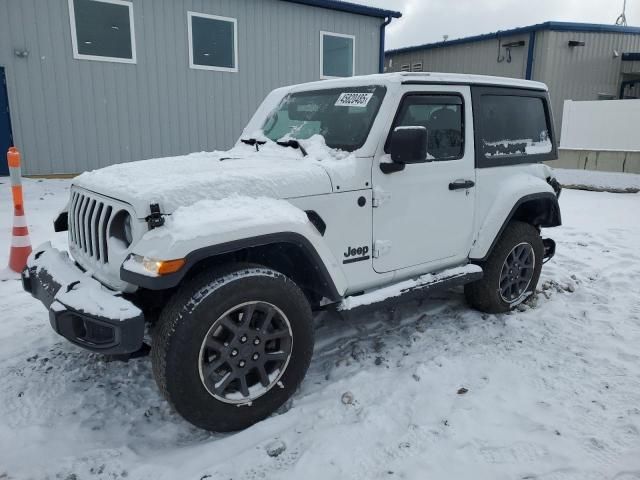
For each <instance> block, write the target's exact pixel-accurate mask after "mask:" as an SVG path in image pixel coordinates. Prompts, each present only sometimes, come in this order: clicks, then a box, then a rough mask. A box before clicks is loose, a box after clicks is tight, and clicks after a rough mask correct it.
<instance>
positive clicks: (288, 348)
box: [152, 265, 313, 432]
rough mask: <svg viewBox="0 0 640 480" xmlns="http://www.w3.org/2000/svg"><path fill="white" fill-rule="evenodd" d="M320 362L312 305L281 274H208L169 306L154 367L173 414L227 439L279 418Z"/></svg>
mask: <svg viewBox="0 0 640 480" xmlns="http://www.w3.org/2000/svg"><path fill="white" fill-rule="evenodd" d="M312 354H313V325H312V315H311V308H310V306H309V303H308V301H307V299H306V297H305V296H304V294H303V293H302V291H301V290H300V289H299V288H298V286H297V285H296V284H295V283H293V281H291V280H290V279H289V278H287V277H286V276H284V275H282V274H281V273H279V272H276V271H274V270H271V269H268V268H264V267H260V266H254V265H246V266H234V267H231V268H228V269H225V270H221V271H218V272H213V273H212V272H203V273H201V274H199V275H198V276H195V277H194V278H192V279H191V280H189V281H188V282H186V283H185V284H184V285H183V286H182V287H181V288H180V289H179V290H178V292H177V293H176V294H175V295H174V297H173V298H172V299H171V300H170V301H169V303H168V304H167V306H166V307H165V309H164V310H163V312H162V314H161V316H160V320H159V323H158V325H157V326H156V329H155V333H154V339H153V346H152V364H153V373H154V376H155V378H156V382H157V384H158V386H159V388H160V390H161V391H162V393H163V394H164V396H165V397H166V398H167V400H168V401H169V402H170V403H171V405H172V406H173V407H174V409H175V410H176V411H177V412H178V413H179V414H180V415H181V416H182V417H184V418H185V419H186V420H187V421H189V422H191V423H192V424H194V425H196V426H197V427H200V428H203V429H206V430H211V431H216V432H228V431H235V430H241V429H243V428H246V427H248V426H250V425H252V424H254V423H256V422H258V421H260V420H262V419H264V418H265V417H267V416H269V415H270V414H272V413H273V412H274V411H276V410H277V409H278V408H279V407H280V406H282V405H283V404H284V403H285V402H286V401H287V399H288V398H289V397H290V396H291V395H293V393H294V392H295V390H296V389H297V388H298V386H299V385H300V383H301V382H302V379H303V378H304V375H305V373H306V371H307V368H308V367H309V363H310V362H311V356H312Z"/></svg>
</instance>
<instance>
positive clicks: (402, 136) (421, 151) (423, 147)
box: [389, 126, 427, 163]
mask: <svg viewBox="0 0 640 480" xmlns="http://www.w3.org/2000/svg"><path fill="white" fill-rule="evenodd" d="M389 151H390V153H391V160H393V161H394V162H395V163H421V162H426V161H427V129H426V128H425V127H421V126H416V127H397V128H396V129H395V130H394V131H393V133H392V134H391V144H390V147H389Z"/></svg>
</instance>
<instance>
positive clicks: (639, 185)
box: [553, 168, 640, 191]
mask: <svg viewBox="0 0 640 480" xmlns="http://www.w3.org/2000/svg"><path fill="white" fill-rule="evenodd" d="M553 172H554V173H555V175H556V178H557V179H558V181H559V182H560V184H562V185H563V186H566V187H573V188H582V189H585V190H586V189H594V190H595V189H602V190H619V191H624V190H631V191H633V190H636V191H638V190H639V189H640V175H638V174H636V173H620V172H600V171H593V170H574V169H564V168H554V169H553Z"/></svg>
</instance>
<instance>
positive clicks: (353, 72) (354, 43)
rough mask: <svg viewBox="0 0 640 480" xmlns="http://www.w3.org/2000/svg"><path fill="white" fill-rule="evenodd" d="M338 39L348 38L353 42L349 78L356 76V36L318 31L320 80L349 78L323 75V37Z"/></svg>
mask: <svg viewBox="0 0 640 480" xmlns="http://www.w3.org/2000/svg"><path fill="white" fill-rule="evenodd" d="M325 36H330V37H340V38H350V39H351V40H353V58H352V59H351V64H352V67H351V76H354V75H355V74H356V36H355V35H347V34H345V33H334V32H325V31H324V30H322V31H320V78H321V79H322V80H328V79H330V78H349V77H333V76H329V75H325V74H324V37H325Z"/></svg>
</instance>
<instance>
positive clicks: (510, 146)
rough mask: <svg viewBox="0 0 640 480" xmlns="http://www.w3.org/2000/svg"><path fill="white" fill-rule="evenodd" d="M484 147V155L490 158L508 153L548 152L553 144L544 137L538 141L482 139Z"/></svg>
mask: <svg viewBox="0 0 640 480" xmlns="http://www.w3.org/2000/svg"><path fill="white" fill-rule="evenodd" d="M484 147H485V154H484V156H485V157H487V158H490V157H502V156H508V155H522V154H526V155H537V154H541V153H549V152H551V149H552V147H553V145H552V144H551V140H550V139H549V138H544V139H542V140H539V141H534V140H532V139H530V138H529V139H521V140H499V141H497V142H487V141H484ZM486 150H491V151H486Z"/></svg>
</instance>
